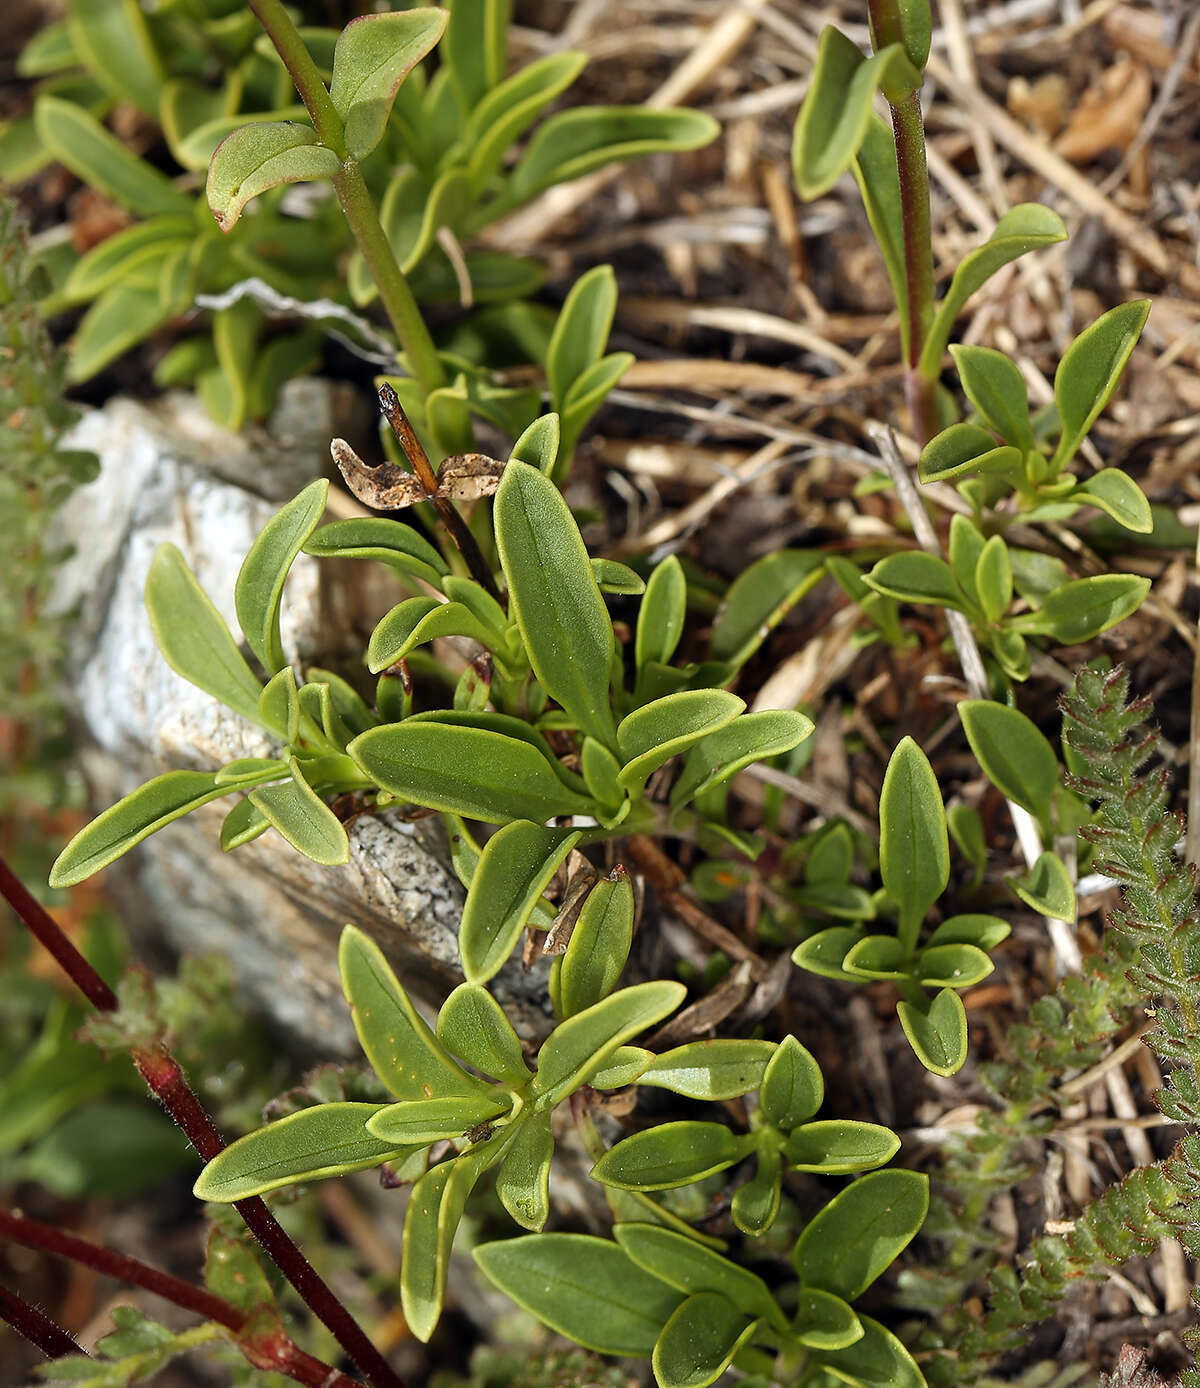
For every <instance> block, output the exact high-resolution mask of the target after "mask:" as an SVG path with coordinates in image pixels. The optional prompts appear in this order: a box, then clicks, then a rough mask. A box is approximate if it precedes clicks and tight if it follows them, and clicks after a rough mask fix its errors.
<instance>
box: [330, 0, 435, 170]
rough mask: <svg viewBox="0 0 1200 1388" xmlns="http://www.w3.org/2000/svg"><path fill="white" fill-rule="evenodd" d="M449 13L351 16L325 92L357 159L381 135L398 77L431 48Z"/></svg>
mask: <svg viewBox="0 0 1200 1388" xmlns="http://www.w3.org/2000/svg"><path fill="white" fill-rule="evenodd" d="M447 17H448V16H447V13H446V11H445V10H441V9H432V8H430V9H416V10H401V11H399V12H398V13H390V14H368V15H363V16H362V17H361V18H359V19H352V20H351V21H350V23H349V24H347V25H346V27H345V28H344V29H343V30H342V32H341V34H340V35H339V36H338V41H337V45H336V47H335V48H334V50H333V81H332V82H331V83H330V85H329V95H330V98H331V100H332V101H333V104H334V106H335V107H336V109H337V113H338V115H339V116H341V118H342V121H343V123H344V126H345V130H344V135H345V140H346V148H347V149H348V150H349V151H350V153H351V154H352V155H353V156H354V157H355V158H356V159H362V158H364V157H365V156H366V155H368V154H370V152H371V151H372V150H373V149H374V148H375V146H376V145H377V144H378V143H379V142H380V140H381V139H383V132H384V129H385V128H386V126H387V120H388V116H389V115H390V114H391V110H392V102H393V101H395V99H396V93H397V92H398V91H399V89H400V84H401V82H403V81H404V79H405V78H406V77H407V76H408V74H409V73H410V72H411V71H412V69H413V68H414V67H415V66H416V65H417V63H419V62H420V61H421V59H422V58H424V57H425V56H426V54H428V53H430V52H432V50H433V48H434V45H435V44H436V43H437V41H438V39H440V38H441V36H442V32H443V30H444V29H445V27H446V20H447Z"/></svg>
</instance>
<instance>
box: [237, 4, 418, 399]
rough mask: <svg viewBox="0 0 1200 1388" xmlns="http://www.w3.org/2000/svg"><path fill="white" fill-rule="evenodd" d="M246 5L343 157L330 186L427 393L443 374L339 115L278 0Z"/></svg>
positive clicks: (320, 130)
mask: <svg viewBox="0 0 1200 1388" xmlns="http://www.w3.org/2000/svg"><path fill="white" fill-rule="evenodd" d="M248 3H249V5H250V8H251V9H252V10H253V11H254V13H255V15H256V16H257V18H258V22H259V23H260V24H261V25H262V27H263V28H264V29H265V30H266V33H267V37H268V38H269V39H270V40H271V43H272V44H273V45H274V47H275V51H276V52H277V53H278V54H279V57H280V59H281V60H282V62H283V64H284V66H285V67H286V68H287V70H288V72H289V73H290V74H291V78H292V81H293V82H294V83H295V84H296V90H297V91H298V92H299V93H300V99H301V101H303V102H304V105H305V107H306V109H307V110H308V114H309V116H310V117H311V118H312V123H313V129H314V130H316V132H317V138H318V139H319V140H320V141H321V143H322V144H323V145H325V146H326V148H328V149H331V150H333V152H334V153H335V154H336V155H337V156H338V158H339V159H340V160H341V161H342V167H341V168H340V169H339V170H338V172H337V173H336V174H334V176H333V190H334V192H335V193H336V194H337V197H338V201H339V202H340V203H341V204H342V211H343V212H344V213H345V214H346V221H347V222H348V223H349V224H350V230H351V232H352V233H353V234H354V239H355V241H356V242H357V243H358V249H359V250H360V251H361V252H362V254H363V259H364V260H365V261H366V262H367V268H368V269H369V270H370V271H371V275H372V277H373V278H374V280H375V284H376V287H377V288H378V290H379V297H380V298H381V299H382V300H383V306H384V308H385V309H386V310H387V315H388V317H389V318H390V319H391V320H392V327H393V328H394V329H395V331H396V336H397V338H398V339H399V341H400V346H401V347H402V348H403V350H404V355H405V357H406V358H407V359H408V367H409V370H410V371H411V372H412V374H413V375H414V376H415V377H416V379H417V381H418V382H420V385H421V389H422V390H424V391H425V393H426V394H429V393H430V392H431V391H434V390H437V389H438V388H439V387H440V386H444V385H445V384H446V372H445V370H444V368H443V366H442V363H441V359H440V358H439V357H438V354H437V348H436V347H435V346H434V345H433V338H432V337H430V335H429V329H428V328H427V327H426V326H425V320H424V319H423V318H422V317H421V310H420V309H419V308H418V307H417V301H416V299H414V298H413V292H412V290H411V289H410V288H409V286H408V280H406V279H405V277H404V271H403V270H401V268H400V265H399V262H398V261H397V260H396V253H395V251H393V250H392V245H391V242H390V241H389V240H388V239H387V236H386V235H385V233H384V230H383V226H382V225H381V223H380V221H379V213H378V212H377V211H376V208H375V203H374V200H373V199H372V197H371V193H370V190H369V189H368V188H367V184H366V181H365V179H364V178H363V176H362V169H361V168H360V167H359V164H358V160H357V159H355V158H354V157H353V156H352V155H351V154H349V153H348V151H347V149H346V141H345V138H344V135H343V130H342V118H341V116H340V115H339V114H338V112H337V108H336V107H335V106H334V104H333V100H332V98H331V97H330V95H329V91H328V89H327V88H326V86H325V83H324V82H323V81H322V80H321V74H320V72H319V71H318V70H317V65H316V63H314V62H313V59H312V54H311V53H310V52H309V51H308V49H307V48H306V47H305V44H304V40H303V39H302V38H301V36H300V31H299V30H298V29H297V28H296V26H295V25H294V24H293V23H292V20H291V17H290V16H289V15H288V12H287V10H286V9H285V8H284V6H283V3H282V0H248Z"/></svg>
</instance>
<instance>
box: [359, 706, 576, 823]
mask: <svg viewBox="0 0 1200 1388" xmlns="http://www.w3.org/2000/svg"><path fill="white" fill-rule="evenodd" d="M346 750H347V751H348V752H349V753H350V755H351V756H352V757H353V758H354V760H355V761H356V762H358V764H359V765H360V766H361V767H362V768H363V770H364V771H365V772H366V773H367V775H368V776H370V777H371V778H372V779H373V780H374V781H375V782H376V783H377V784H378V785H380V786H381V787H382V788H383V789H384V790H387V791H390V792H391V793H392V794H393V795H395V796H398V797H400V798H402V799H403V800H405V801H406V802H409V803H411V804H415V805H427V806H428V807H429V808H430V809H435V810H444V811H447V812H448V813H450V814H460V815H464V816H465V817H466V818H468V819H481V820H484V821H487V822H490V823H493V824H495V823H504V822H507V821H509V820H515V819H528V820H530V821H532V822H533V823H535V824H541V823H544V822H545V821H546V820H548V819H553V818H554V817H555V816H557V815H571V814H588V813H590V811H591V808H592V806H591V802H590V801H588V800H586V799H584V798H583V797H582V796H580V795H577V794H575V793H573V792H572V791H571V790H569V789H568V788H567V786H566V785H565V784H564V783H563V781H562V780H561V779H560V778H559V777H558V775H556V773H555V770H554V767H553V765H552V764H551V763H550V762H549V761H548V760H547V758H546V757H545V756H543V755H542V753H541V752H539V751H538V749H537V747H536V746H534V745H533V744H532V743H530V742H526V741H523V740H521V739H518V738H515V737H508V736H506V735H504V734H502V733H497V732H492V731H491V730H490V729H487V728H482V727H469V726H455V725H452V724H448V723H434V722H427V721H418V720H414V719H408V720H406V721H405V722H404V723H400V724H387V725H385V726H383V727H381V728H372V729H370V730H369V731H368V732H365V733H362V734H360V735H359V736H358V737H357V738H355V739H354V741H353V742H351V743H350V745H349V746H348V747H347V749H346Z"/></svg>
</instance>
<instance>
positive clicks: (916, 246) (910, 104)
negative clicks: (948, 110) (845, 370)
mask: <svg viewBox="0 0 1200 1388" xmlns="http://www.w3.org/2000/svg"><path fill="white" fill-rule="evenodd" d="M892 130H893V131H894V133H895V136H896V170H897V172H898V174H899V176H900V205H901V208H902V211H903V222H904V272H905V280H906V285H907V291H908V292H907V296H906V297H907V299H908V303H907V306H906V308H907V314H908V357H907V360H906V362H905V373H904V396H905V399H906V400H907V402H908V409H909V414H910V416H911V419H912V427H913V432H914V434H915V435H916V438H917V442H918V443H920V444H925V443H928V442H929V440H930V439H931V438H932V437H933V436H934V434H936V433H937V402H936V399H935V397H934V388H935V386H936V383H937V373H938V371H939V370H940V368H941V363H940V362H937V363H935V364H934V367H933V371H932V373H930V374H926V373H925V372H922V371H921V369H920V366H919V363H920V360H921V352H922V350H923V349H924V346H925V339H926V337H927V336H928V334H929V325H930V324H931V323H932V322H933V309H934V289H933V231H932V219H931V216H930V211H929V168H928V166H927V164H926V162H925V124H924V120H923V118H922V115H921V94H920V92H910V93H909V94H908V96H906V97H905V98H904V100H903V101H902V102H901V103H900V104H899V105H893V106H892Z"/></svg>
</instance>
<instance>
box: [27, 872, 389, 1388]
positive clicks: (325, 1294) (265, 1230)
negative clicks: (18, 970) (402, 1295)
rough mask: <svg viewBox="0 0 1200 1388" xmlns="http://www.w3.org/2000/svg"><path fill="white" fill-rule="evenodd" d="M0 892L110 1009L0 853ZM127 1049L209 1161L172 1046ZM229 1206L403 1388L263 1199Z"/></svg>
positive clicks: (316, 1304) (199, 1116) (112, 1001)
mask: <svg viewBox="0 0 1200 1388" xmlns="http://www.w3.org/2000/svg"><path fill="white" fill-rule="evenodd" d="M0 895H3V897H4V898H5V900H7V901H8V903H9V905H10V906H11V907H12V908H13V910H14V911H15V912H16V913H17V915H18V916H19V917H20V919H21V920H22V921H23V922H24V924H25V925H26V926H27V927H28V929H29V930H30V932H31V933H32V934H33V935H34V936H35V937H36V938H37V940H38V941H40V943H41V944H43V945H44V946H45V947H46V949H48V950H49V951H50V953H51V954H52V955H53V956H54V958H55V959H56V960H57V961H58V963H59V964H60V965H61V967H62V968H63V970H64V972H65V973H66V974H67V975H68V977H69V978H70V979H71V981H72V982H73V983H74V984H75V985H76V987H78V988H79V990H80V991H81V992H82V993H83V995H84V996H85V997H86V998H87V999H88V1001H89V1002H91V1003H92V1004H93V1005H94V1006H95V1007H96V1008H98V1009H99V1010H100V1011H102V1012H113V1011H115V1010H116V1007H117V996H116V994H115V993H114V992H113V990H112V989H111V988H110V987H109V986H108V984H107V983H105V982H104V980H103V979H102V978H101V977H100V975H99V974H98V973H97V972H96V971H95V969H93V968H92V966H91V965H90V964H89V963H88V962H87V960H86V959H85V958H84V957H83V955H82V954H80V952H79V951H78V950H77V949H76V948H75V946H74V945H73V944H72V943H71V941H70V940H68V939H67V937H66V935H64V934H63V931H62V929H61V928H60V926H59V925H58V922H57V921H55V919H54V917H53V916H51V915H50V913H49V912H48V911H47V910H46V909H45V908H44V907H43V906H42V905H41V903H40V902H38V901H37V900H35V898H34V897H33V896H32V895H31V894H30V893H29V892H28V891H27V890H26V889H25V887H24V885H23V884H22V883H21V881H20V880H19V879H18V878H17V876H16V874H15V873H14V872H13V871H12V869H11V868H10V867H9V866H8V864H7V863H6V862H5V861H4V859H3V858H0ZM131 1054H132V1057H133V1063H134V1064H135V1065H136V1066H137V1068H138V1070H139V1072H140V1073H141V1076H142V1078H143V1079H144V1080H145V1081H146V1083H147V1085H149V1087H150V1090H151V1092H152V1093H153V1094H154V1096H155V1098H156V1099H158V1101H159V1103H161V1104H162V1106H163V1108H165V1109H166V1111H167V1113H168V1114H170V1116H171V1117H172V1118H173V1119H174V1120H175V1122H176V1123H178V1125H179V1126H180V1128H182V1129H183V1132H184V1134H185V1136H186V1137H187V1139H188V1141H189V1142H190V1143H191V1144H192V1146H193V1147H194V1148H195V1149H196V1151H197V1152H198V1153H199V1154H200V1156H201V1157H203V1159H204V1160H205V1161H211V1160H212V1158H213V1157H215V1156H216V1155H217V1153H218V1152H221V1151H223V1150H224V1148H225V1142H224V1140H223V1139H222V1137H221V1134H220V1133H219V1132H218V1131H217V1129H216V1127H215V1125H214V1124H213V1121H212V1119H211V1118H210V1117H209V1114H208V1111H207V1110H206V1109H205V1107H204V1105H203V1104H202V1103H201V1102H200V1100H199V1099H198V1098H197V1097H196V1095H195V1093H194V1092H193V1091H192V1089H191V1087H190V1086H189V1084H188V1082H187V1080H186V1079H185V1077H184V1074H183V1071H182V1070H181V1069H180V1067H179V1063H178V1061H176V1059H175V1057H174V1056H173V1055H172V1054H171V1053H170V1051H168V1050H167V1048H166V1047H165V1046H161V1045H159V1046H139V1047H136V1048H134V1049H133V1050H132V1052H131ZM234 1208H235V1209H236V1210H237V1212H238V1213H239V1214H240V1215H241V1216H242V1218H243V1219H244V1220H245V1221H246V1225H247V1227H248V1228H249V1230H250V1232H251V1233H252V1234H253V1235H254V1237H255V1238H256V1239H257V1240H258V1242H259V1243H260V1244H261V1245H262V1248H263V1250H264V1252H265V1253H266V1254H267V1256H268V1257H269V1258H270V1259H271V1260H272V1262H274V1263H275V1265H276V1266H277V1267H278V1268H279V1270H280V1272H282V1273H283V1275H284V1276H285V1277H286V1278H287V1280H288V1281H289V1282H290V1283H291V1284H292V1286H293V1287H294V1288H295V1289H296V1291H297V1292H298V1293H299V1295H300V1297H301V1299H302V1300H303V1301H304V1303H305V1305H306V1306H307V1307H308V1308H309V1310H310V1311H312V1312H313V1314H314V1315H315V1316H317V1317H318V1319H320V1320H321V1321H323V1322H324V1323H325V1325H326V1326H328V1328H329V1330H330V1331H331V1332H332V1334H333V1336H334V1338H335V1339H336V1340H337V1342H338V1344H339V1345H341V1347H342V1349H344V1350H345V1352H346V1353H347V1354H348V1355H349V1356H350V1358H351V1359H353V1360H354V1362H355V1363H356V1364H357V1365H358V1367H359V1368H360V1369H361V1370H362V1371H363V1373H364V1374H365V1375H366V1376H367V1378H368V1380H369V1381H370V1383H371V1384H372V1385H373V1388H405V1384H404V1381H403V1379H401V1378H400V1376H399V1375H398V1374H397V1373H396V1371H395V1370H394V1369H393V1368H392V1367H391V1366H390V1365H389V1364H388V1363H387V1361H386V1360H385V1359H384V1357H383V1355H382V1354H380V1352H379V1351H378V1350H377V1349H376V1348H375V1346H374V1345H373V1344H372V1343H371V1341H370V1340H369V1339H368V1338H367V1336H366V1334H365V1332H364V1331H363V1329H362V1327H361V1326H360V1325H359V1324H358V1322H357V1321H356V1320H355V1319H354V1317H353V1316H352V1315H351V1314H350V1312H349V1311H348V1310H347V1309H346V1308H345V1306H343V1305H342V1303H341V1301H339V1300H338V1298H337V1296H336V1295H335V1294H334V1292H333V1291H332V1290H331V1289H330V1288H329V1286H328V1285H327V1284H326V1283H325V1281H324V1280H323V1279H322V1278H321V1277H320V1275H319V1274H318V1273H317V1271H316V1270H315V1269H314V1268H313V1266H312V1264H311V1263H309V1261H308V1259H307V1258H305V1256H304V1254H303V1253H301V1251H300V1250H299V1248H297V1247H296V1245H295V1244H294V1243H293V1242H292V1241H291V1239H290V1238H289V1237H288V1236H287V1234H285V1233H284V1231H283V1228H282V1227H281V1226H280V1224H279V1221H278V1220H277V1219H276V1218H275V1216H274V1215H273V1214H272V1213H271V1211H270V1210H269V1209H268V1208H267V1206H266V1205H265V1204H264V1203H263V1201H262V1200H261V1199H259V1198H258V1197H257V1196H256V1197H254V1198H253V1199H250V1200H239V1201H237V1202H236V1203H235V1205H234Z"/></svg>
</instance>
